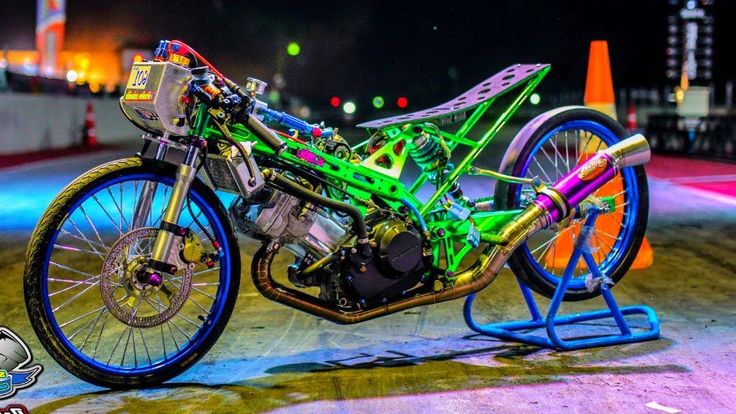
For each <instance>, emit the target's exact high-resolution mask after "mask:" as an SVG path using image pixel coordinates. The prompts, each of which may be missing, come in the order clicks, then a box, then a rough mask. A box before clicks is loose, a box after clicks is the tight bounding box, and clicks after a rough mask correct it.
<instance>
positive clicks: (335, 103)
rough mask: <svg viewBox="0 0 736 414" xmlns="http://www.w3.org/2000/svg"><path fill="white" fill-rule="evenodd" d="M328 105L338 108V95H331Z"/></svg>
mask: <svg viewBox="0 0 736 414" xmlns="http://www.w3.org/2000/svg"><path fill="white" fill-rule="evenodd" d="M330 106H331V107H333V108H339V107H340V97H339V96H333V97H332V98H330Z"/></svg>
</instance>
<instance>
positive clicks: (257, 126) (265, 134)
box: [247, 116, 286, 154]
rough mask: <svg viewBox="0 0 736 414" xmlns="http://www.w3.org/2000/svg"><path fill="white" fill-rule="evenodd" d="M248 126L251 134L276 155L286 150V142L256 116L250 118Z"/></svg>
mask: <svg viewBox="0 0 736 414" xmlns="http://www.w3.org/2000/svg"><path fill="white" fill-rule="evenodd" d="M247 125H248V128H249V129H250V130H251V132H253V133H254V134H255V135H256V136H257V137H258V138H260V139H262V140H263V142H265V143H266V145H268V146H269V147H271V149H273V150H274V151H276V154H279V153H281V151H283V150H284V149H285V148H286V144H285V143H284V141H283V140H282V139H281V138H279V136H278V135H276V134H275V133H274V132H273V131H271V129H269V128H268V127H267V126H266V125H264V124H263V122H261V121H260V120H259V119H258V118H256V117H255V116H249V117H248V121H247Z"/></svg>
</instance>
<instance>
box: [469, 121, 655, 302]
mask: <svg viewBox="0 0 736 414" xmlns="http://www.w3.org/2000/svg"><path fill="white" fill-rule="evenodd" d="M650 156H651V152H650V149H649V144H648V143H647V140H646V138H644V136H643V135H641V134H636V135H634V136H632V137H629V138H627V139H625V140H623V141H621V142H619V143H618V144H615V145H612V146H610V147H608V148H606V149H604V150H601V151H598V153H596V154H595V155H593V156H592V157H591V158H589V159H588V160H587V161H585V162H584V163H582V164H580V165H578V166H577V167H575V168H574V169H573V170H572V171H570V172H569V173H567V175H565V176H564V177H562V178H561V179H559V180H557V182H555V183H554V184H552V185H550V186H547V187H545V188H544V189H542V190H541V191H540V193H539V195H538V196H537V198H536V199H535V200H534V201H533V202H532V203H531V204H530V205H529V206H528V207H526V209H524V211H523V212H522V213H521V214H519V216H517V217H516V218H515V219H514V220H512V221H511V222H510V223H508V224H506V225H505V226H504V227H503V228H502V229H501V232H500V234H499V236H501V240H502V243H501V244H500V245H499V246H498V247H497V248H496V249H495V250H494V251H493V252H492V253H491V254H490V255H489V256H488V257H487V258H486V259H485V260H484V261H483V263H482V264H481V265H480V266H479V267H478V268H477V269H474V270H473V271H468V272H464V274H462V275H459V277H458V282H467V283H468V284H470V285H472V286H473V288H474V289H478V290H480V289H482V288H483V287H485V285H487V284H488V283H490V282H491V281H492V280H493V277H495V275H496V274H497V273H498V272H499V271H500V269H501V267H502V266H503V264H504V263H506V260H507V259H508V257H509V256H510V255H511V253H513V252H514V250H516V248H517V247H519V246H520V245H521V244H523V243H524V242H526V241H527V240H528V239H529V238H530V237H531V236H532V235H534V234H535V233H537V232H538V231H540V230H543V229H546V228H547V227H549V226H551V225H552V224H554V223H557V222H559V221H561V220H563V219H564V218H566V217H568V216H569V215H570V214H573V213H574V211H575V208H576V207H577V206H578V205H579V204H580V202H582V201H583V200H585V198H586V197H588V196H590V195H591V194H593V193H594V192H595V191H596V190H598V189H599V188H601V187H603V185H604V184H606V183H607V182H608V181H610V180H611V179H612V178H613V177H615V176H616V174H618V172H619V171H620V170H621V169H622V168H625V167H634V166H637V165H642V164H646V163H647V162H648V161H649V158H650Z"/></svg>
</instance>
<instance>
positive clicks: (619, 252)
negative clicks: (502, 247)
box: [495, 107, 649, 301]
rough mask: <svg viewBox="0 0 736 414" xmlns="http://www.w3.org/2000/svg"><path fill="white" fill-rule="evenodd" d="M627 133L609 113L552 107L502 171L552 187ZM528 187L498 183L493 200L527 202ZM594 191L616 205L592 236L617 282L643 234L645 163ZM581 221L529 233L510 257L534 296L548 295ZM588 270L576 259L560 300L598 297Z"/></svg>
mask: <svg viewBox="0 0 736 414" xmlns="http://www.w3.org/2000/svg"><path fill="white" fill-rule="evenodd" d="M625 137H626V130H625V129H624V128H623V127H622V126H621V124H619V123H618V122H616V121H615V120H613V119H611V118H609V117H608V116H606V115H604V114H602V113H600V112H597V111H594V110H591V109H588V108H584V107H564V108H558V109H554V110H551V111H549V112H546V113H544V114H542V115H539V116H538V117H537V118H535V119H534V120H532V121H531V122H529V123H528V124H527V125H526V126H525V127H524V128H523V129H522V130H521V131H520V132H519V134H518V135H517V136H516V138H514V141H513V142H512V144H511V145H510V147H509V148H508V150H507V151H506V154H505V155H504V158H503V161H502V163H501V169H500V170H501V171H502V172H505V173H507V174H511V175H514V176H517V177H528V178H531V177H535V176H537V177H539V178H541V179H542V180H543V181H544V182H545V183H547V184H552V183H554V182H556V181H557V180H558V179H560V178H561V177H562V176H564V175H565V174H567V173H568V172H570V170H572V169H573V168H575V166H576V165H578V164H580V163H581V162H583V161H585V160H586V159H587V158H588V157H590V156H592V155H593V154H595V153H596V152H597V151H599V150H602V149H605V148H607V147H609V146H611V145H613V144H615V143H617V142H618V141H620V140H621V139H623V138H625ZM534 194H535V193H534V190H533V189H532V188H531V186H527V185H519V184H508V183H503V182H499V183H498V185H497V186H496V191H495V200H496V205H497V206H498V208H500V209H516V208H523V207H525V206H526V205H527V204H528V203H529V202H530V201H531V200H533V199H534ZM594 196H597V197H599V198H601V199H603V200H605V201H607V202H609V204H610V205H611V206H612V207H613V210H612V211H611V212H610V213H608V214H604V215H601V216H600V217H599V218H598V220H597V221H596V225H595V231H594V233H593V234H592V236H591V244H592V248H593V257H594V258H595V260H596V263H597V264H598V266H599V268H600V270H601V271H602V273H603V274H605V275H607V276H608V277H610V278H611V279H612V280H613V282H618V281H619V280H620V279H621V278H622V277H623V276H624V275H625V274H626V272H627V271H628V270H629V268H630V267H631V264H632V263H633V261H634V259H635V258H636V255H637V253H638V252H639V247H640V246H641V243H642V240H643V238H644V233H645V231H646V227H647V214H648V211H649V193H648V187H647V178H646V173H645V172H644V167H642V166H637V167H629V168H624V169H622V170H621V171H620V172H619V173H618V174H617V175H616V176H615V177H614V178H613V179H612V180H611V181H609V182H608V183H607V184H606V185H604V186H603V187H602V188H601V189H599V190H598V191H597V192H596V193H595V194H594ZM581 225H582V223H581V222H579V221H578V222H575V221H572V222H571V223H568V224H567V225H566V226H553V227H551V228H550V229H547V230H543V231H541V232H539V233H537V234H536V235H534V236H532V238H531V239H529V240H528V241H527V242H526V243H524V244H523V245H521V246H520V247H519V248H518V249H517V250H516V251H515V252H514V253H513V254H512V255H511V257H510V258H509V261H508V263H509V267H511V270H513V272H514V274H515V275H517V276H518V277H520V278H521V279H522V280H523V281H524V282H525V283H526V284H527V285H528V286H529V287H531V288H532V289H533V290H534V291H536V292H537V293H540V294H542V295H544V296H546V297H549V298H551V297H552V296H553V295H554V292H555V289H556V288H557V285H558V284H559V282H560V280H561V278H562V273H563V271H564V268H565V266H566V265H567V262H568V259H569V257H570V253H571V252H572V247H573V245H574V240H575V239H576V238H577V235H578V234H579V232H580V228H581ZM589 275H590V272H589V270H588V269H587V267H586V266H585V265H584V263H583V260H582V259H581V260H580V262H579V263H577V265H576V269H575V274H574V277H573V279H572V280H571V282H570V284H569V286H568V289H567V291H566V292H565V296H564V299H565V300H568V301H576V300H584V299H589V298H591V297H594V296H597V295H599V294H600V290H599V289H594V290H589V289H588V286H587V285H586V280H587V279H588V277H589Z"/></svg>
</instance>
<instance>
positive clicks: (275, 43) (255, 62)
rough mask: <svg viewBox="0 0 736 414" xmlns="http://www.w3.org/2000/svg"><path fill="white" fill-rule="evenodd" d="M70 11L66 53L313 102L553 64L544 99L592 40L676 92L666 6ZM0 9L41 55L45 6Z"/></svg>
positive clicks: (20, 39)
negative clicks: (190, 53) (203, 61)
mask: <svg viewBox="0 0 736 414" xmlns="http://www.w3.org/2000/svg"><path fill="white" fill-rule="evenodd" d="M67 3H68V4H67V43H66V49H69V50H89V49H98V48H115V47H118V46H120V45H123V44H136V45H142V46H146V47H148V46H150V47H153V46H154V45H155V42H156V40H157V39H159V38H169V39H173V38H178V39H181V40H184V41H186V42H187V43H189V44H191V45H192V46H194V47H195V48H196V49H198V50H199V52H200V53H202V54H204V55H205V56H207V57H208V58H209V59H210V61H211V62H213V63H214V64H215V65H217V66H218V67H220V68H221V69H222V70H223V72H225V73H226V74H228V75H229V76H230V77H232V78H234V79H236V80H244V79H245V77H246V76H255V77H259V78H261V79H264V80H267V81H270V79H271V77H272V76H273V74H274V73H275V72H277V71H282V72H283V73H284V74H285V78H286V81H287V83H288V86H287V90H288V91H290V92H292V93H296V94H299V95H301V96H304V97H306V98H307V99H324V97H325V96H331V95H340V96H345V97H356V98H363V97H366V96H373V95H376V94H383V95H386V96H391V95H393V96H396V95H398V94H405V95H407V96H409V97H410V99H412V102H413V103H426V104H428V105H429V104H435V103H438V102H440V101H441V100H444V99H446V98H450V97H451V96H453V95H454V94H457V93H459V92H462V91H463V90H465V89H467V88H469V87H471V86H473V85H474V84H475V83H477V82H479V81H481V80H483V79H484V78H486V77H488V76H490V75H491V74H493V73H495V72H496V71H498V70H500V69H502V68H504V67H506V66H508V65H510V64H512V63H517V62H520V63H535V62H548V63H551V64H552V72H551V74H550V76H549V77H548V78H547V79H546V80H545V84H546V89H547V90H554V91H558V90H563V89H569V90H578V91H579V90H581V89H582V88H583V86H584V78H585V67H586V61H587V51H588V47H589V41H590V40H594V39H607V40H608V41H609V47H610V50H611V61H612V66H613V71H614V83H615V85H616V86H617V87H622V86H659V85H662V84H664V83H665V82H666V80H665V78H664V73H665V54H664V53H665V52H664V51H665V47H666V30H667V10H668V7H669V6H668V4H667V1H666V0H647V1H644V0H639V1H609V0H596V1H582V0H581V1H532V0H508V1H482V2H469V1H467V2H433V1H416V2H402V1H236V0H199V1H189V0H178V1H166V2H164V1H152V0H125V1H120V2H100V1H92V0H67ZM0 4H2V5H3V7H2V10H4V11H5V12H4V13H2V14H0V27H3V29H2V30H0V47H4V48H8V49H31V48H33V33H34V24H35V1H32V0H24V1H17V0H16V1H7V0H5V1H0ZM8 10H12V12H10V13H9V12H7V11H8ZM735 11H736V2H733V1H727V0H716V13H715V18H716V23H715V30H716V31H715V36H714V38H715V56H714V61H715V78H716V84H717V85H718V83H722V82H723V81H724V80H725V79H734V78H736V74H735V73H734V69H733V67H731V66H726V63H725V62H726V61H727V60H730V59H728V55H727V54H730V53H733V51H732V50H733V48H732V46H731V45H732V43H731V40H732V39H736V25H734V24H733V23H732V22H730V21H728V20H727V17H729V18H733V17H734V16H736V13H735ZM289 41H297V42H299V43H300V45H301V47H302V53H301V55H299V56H298V57H296V58H294V57H290V56H287V55H286V53H285V47H286V44H287V43H288V42H289ZM92 42H94V44H93V43H92ZM450 68H454V70H455V71H456V73H457V76H456V78H455V79H452V78H451V77H450V76H449V75H448V71H450Z"/></svg>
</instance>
